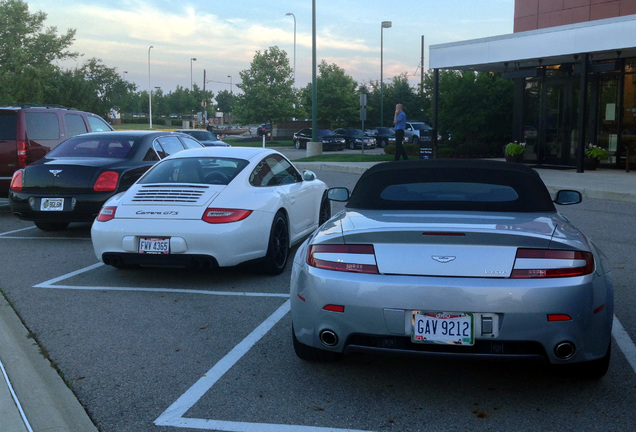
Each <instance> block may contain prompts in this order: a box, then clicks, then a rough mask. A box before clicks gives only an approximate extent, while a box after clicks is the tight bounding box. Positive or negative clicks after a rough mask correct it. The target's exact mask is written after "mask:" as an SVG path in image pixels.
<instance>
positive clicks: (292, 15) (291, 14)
mask: <svg viewBox="0 0 636 432" xmlns="http://www.w3.org/2000/svg"><path fill="white" fill-rule="evenodd" d="M285 16H291V17H293V18H294V85H296V15H294V14H293V13H291V12H287V13H286V14H285Z"/></svg>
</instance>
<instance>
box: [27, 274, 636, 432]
mask: <svg viewBox="0 0 636 432" xmlns="http://www.w3.org/2000/svg"><path fill="white" fill-rule="evenodd" d="M103 265H104V264H103V263H96V264H93V265H91V266H88V267H84V268H82V269H79V270H76V271H74V272H71V273H67V274H65V275H63V276H60V277H57V278H54V279H50V280H48V281H46V282H42V283H40V284H37V285H34V288H46V289H72V290H99V291H103V290H107V291H141V292H170V293H187V294H204V295H228V296H252V297H279V298H288V297H289V294H276V293H253V292H240V293H236V292H227V291H199V290H188V289H171V288H138V287H99V286H75V285H56V284H57V283H58V282H61V281H63V280H66V279H69V278H72V277H74V276H77V275H79V274H81V273H85V272H88V271H91V270H95V269H97V268H99V267H102V266H103ZM289 310H290V303H289V300H287V301H285V303H283V305H282V306H280V307H279V308H278V309H277V310H276V311H275V312H274V313H273V314H272V315H270V316H269V317H268V318H267V319H266V320H265V321H264V322H263V323H261V324H260V325H259V326H258V327H256V329H254V331H252V333H250V334H249V335H248V336H247V337H246V338H245V339H243V340H242V341H241V342H240V343H239V344H238V345H236V346H235V347H234V348H233V349H232V350H231V351H230V352H229V353H228V354H226V355H225V357H223V358H222V359H221V360H220V361H219V362H218V363H216V364H215V365H214V366H212V368H211V369H210V370H209V371H208V372H207V373H205V374H204V375H203V376H202V377H201V378H200V379H199V380H198V381H197V382H196V383H195V384H194V385H193V386H192V387H190V388H189V389H188V390H187V391H186V392H185V393H184V394H183V395H181V397H179V399H177V400H176V401H175V402H174V403H173V404H172V405H170V407H168V409H166V410H165V411H164V412H163V413H162V414H161V415H160V416H159V417H158V418H157V419H156V420H155V424H156V425H157V426H172V427H177V428H190V429H200V430H217V431H223V432H328V431H332V432H370V431H363V430H356V429H337V428H329V427H317V426H301V425H286V424H274V423H271V424H270V423H250V422H233V421H226V420H212V419H198V418H190V417H183V416H184V415H185V413H186V412H187V411H188V410H190V409H191V408H192V407H193V406H194V405H195V404H196V403H197V402H198V401H199V400H200V399H201V398H202V397H203V396H204V395H205V393H207V392H208V391H209V390H210V389H211V388H212V386H214V384H216V383H217V382H218V381H219V380H220V379H221V377H223V375H224V374H225V373H226V372H227V371H229V370H230V369H231V368H232V367H234V365H235V364H236V363H238V362H239V360H240V359H241V358H242V357H243V356H244V355H245V354H247V352H248V351H249V350H250V349H251V348H252V347H253V346H254V345H255V344H256V343H257V342H258V341H259V340H261V338H263V336H265V335H266V334H267V333H268V332H269V331H270V330H271V329H272V328H273V327H274V326H275V325H276V324H277V323H278V322H279V321H280V320H281V319H282V318H283V317H284V316H285V315H287V313H288V312H289ZM612 336H613V337H614V339H615V340H616V343H617V345H618V347H619V348H620V350H621V351H622V352H623V354H624V355H625V357H626V359H627V361H628V362H629V364H630V365H631V367H632V369H633V371H634V373H636V345H635V344H634V341H633V340H632V339H631V338H630V336H629V334H628V333H627V332H626V331H625V328H624V327H623V325H622V324H621V323H620V321H619V320H618V318H616V316H614V321H613V329H612Z"/></svg>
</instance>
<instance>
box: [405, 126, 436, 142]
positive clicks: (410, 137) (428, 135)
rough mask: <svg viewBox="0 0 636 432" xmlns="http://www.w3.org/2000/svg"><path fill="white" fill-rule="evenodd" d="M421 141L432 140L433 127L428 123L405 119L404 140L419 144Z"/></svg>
mask: <svg viewBox="0 0 636 432" xmlns="http://www.w3.org/2000/svg"><path fill="white" fill-rule="evenodd" d="M439 138H441V137H439ZM421 141H424V142H431V141H433V128H432V127H431V126H429V125H428V123H424V122H419V121H407V122H406V129H404V142H412V143H413V144H415V145H419V144H420V142H421Z"/></svg>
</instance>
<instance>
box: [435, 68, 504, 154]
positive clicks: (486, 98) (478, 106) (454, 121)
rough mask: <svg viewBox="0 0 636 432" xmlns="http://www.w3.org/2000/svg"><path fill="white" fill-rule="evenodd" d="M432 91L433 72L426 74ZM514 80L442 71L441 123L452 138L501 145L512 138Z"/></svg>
mask: <svg viewBox="0 0 636 432" xmlns="http://www.w3.org/2000/svg"><path fill="white" fill-rule="evenodd" d="M424 86H425V91H426V92H427V94H431V95H432V87H433V74H432V72H429V73H428V74H427V76H426V77H425V83H424ZM512 87H513V82H512V81H511V80H507V79H505V78H503V76H502V75H501V74H492V73H486V72H478V73H475V72H471V71H463V72H458V71H440V77H439V110H438V114H439V115H438V123H439V131H440V133H442V135H444V134H445V132H446V131H450V132H451V133H452V136H453V140H454V141H457V142H461V143H467V144H479V145H486V146H489V147H492V148H494V149H500V148H501V145H502V144H504V143H506V142H508V141H510V135H511V129H512V126H511V125H512V94H513V92H512Z"/></svg>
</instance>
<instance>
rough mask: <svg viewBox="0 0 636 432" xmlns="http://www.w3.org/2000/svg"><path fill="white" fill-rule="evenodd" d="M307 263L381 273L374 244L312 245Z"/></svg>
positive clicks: (340, 269) (329, 267) (313, 265)
mask: <svg viewBox="0 0 636 432" xmlns="http://www.w3.org/2000/svg"><path fill="white" fill-rule="evenodd" d="M307 264H309V265H310V266H312V267H316V268H321V269H326V270H336V271H344V272H354V273H375V274H377V273H379V272H378V265H377V263H376V260H375V250H374V249H373V245H364V244H362V245H335V244H326V245H311V246H310V247H309V253H308V254H307Z"/></svg>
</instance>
